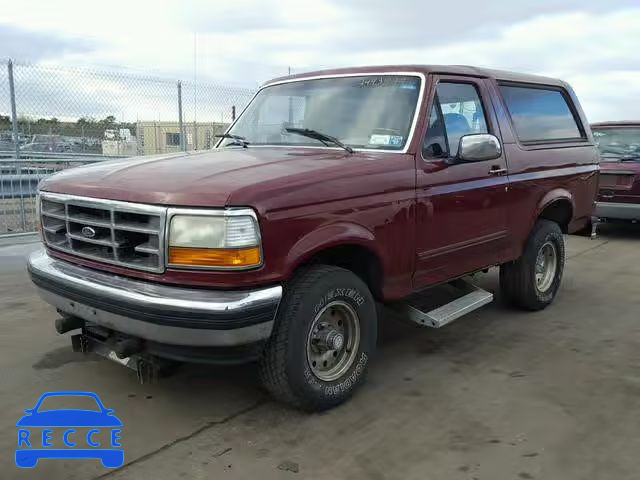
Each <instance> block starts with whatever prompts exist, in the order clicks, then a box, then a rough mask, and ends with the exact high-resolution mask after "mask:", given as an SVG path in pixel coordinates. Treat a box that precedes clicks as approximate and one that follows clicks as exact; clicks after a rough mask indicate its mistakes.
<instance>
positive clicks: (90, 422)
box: [16, 392, 124, 468]
mask: <svg viewBox="0 0 640 480" xmlns="http://www.w3.org/2000/svg"><path fill="white" fill-rule="evenodd" d="M64 396H67V397H91V398H93V399H94V400H95V401H96V403H97V405H98V407H99V411H98V410H80V409H56V410H44V411H40V407H41V405H42V402H43V401H44V400H45V399H46V398H49V397H64ZM24 412H25V413H26V415H25V416H24V417H22V418H21V419H20V420H18V423H16V427H18V448H17V449H16V465H17V466H18V467H20V468H33V467H35V466H36V464H37V463H38V460H39V459H41V458H56V459H73V458H99V459H100V460H101V461H102V465H103V466H105V467H107V468H117V467H121V466H122V465H123V463H124V450H123V449H122V448H118V447H121V445H120V443H119V440H120V438H121V437H120V432H121V430H120V427H122V422H121V421H120V420H119V419H118V417H116V416H115V415H114V410H111V409H107V408H105V407H104V405H103V404H102V402H101V401H100V398H98V396H97V395H96V394H95V393H91V392H48V393H45V394H43V395H42V396H41V397H40V400H38V403H37V404H36V406H35V407H34V408H31V409H27V410H25V411H24ZM57 427H62V428H63V429H64V433H63V436H62V438H63V440H64V445H65V446H66V447H67V448H52V447H53V444H52V443H51V439H52V432H53V430H51V428H57ZM74 427H76V428H86V427H90V428H91V430H89V431H88V433H87V434H86V443H87V444H88V446H89V447H91V448H74V447H75V446H76V445H77V444H81V440H83V438H82V437H81V436H80V434H79V433H78V432H77V431H76V430H75V428H74ZM34 428H37V429H38V431H35V430H32V429H34ZM40 428H43V430H42V435H39V433H40V430H39V429H40ZM101 428H102V429H108V430H110V432H109V433H110V435H109V438H110V440H111V441H110V445H109V446H110V447H111V448H99V447H101V445H100V443H99V442H98V441H97V440H96V438H95V437H96V436H97V435H98V434H99V433H100V431H101V430H100V429H101ZM32 433H33V435H32ZM103 443H104V440H103Z"/></svg>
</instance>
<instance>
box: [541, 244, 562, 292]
mask: <svg viewBox="0 0 640 480" xmlns="http://www.w3.org/2000/svg"><path fill="white" fill-rule="evenodd" d="M557 271H558V250H557V248H556V246H555V245H554V244H553V242H550V241H549V242H546V243H545V244H544V245H542V247H541V248H540V250H539V251H538V256H537V257H536V265H535V279H536V288H537V289H538V291H539V292H540V293H546V292H547V291H549V289H550V288H551V286H552V285H553V282H554V280H555V277H556V272H557Z"/></svg>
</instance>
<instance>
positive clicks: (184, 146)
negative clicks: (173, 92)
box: [178, 80, 187, 152]
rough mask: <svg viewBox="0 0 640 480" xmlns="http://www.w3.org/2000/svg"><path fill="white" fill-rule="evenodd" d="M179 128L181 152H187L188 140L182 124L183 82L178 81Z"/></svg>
mask: <svg viewBox="0 0 640 480" xmlns="http://www.w3.org/2000/svg"><path fill="white" fill-rule="evenodd" d="M178 128H179V129H180V150H182V151H183V152H186V151H187V141H186V140H187V139H186V138H185V134H184V124H183V123H182V82H181V81H179V80H178Z"/></svg>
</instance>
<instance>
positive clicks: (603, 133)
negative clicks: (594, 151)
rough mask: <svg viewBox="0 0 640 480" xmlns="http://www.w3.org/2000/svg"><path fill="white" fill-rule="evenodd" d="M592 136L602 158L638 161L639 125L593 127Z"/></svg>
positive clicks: (639, 159) (639, 152) (639, 156)
mask: <svg viewBox="0 0 640 480" xmlns="http://www.w3.org/2000/svg"><path fill="white" fill-rule="evenodd" d="M593 136H594V138H595V139H596V143H597V144H598V149H599V150H600V156H601V158H602V160H604V161H614V162H615V161H620V160H628V161H636V162H640V127H633V128H629V127H625V128H601V129H593Z"/></svg>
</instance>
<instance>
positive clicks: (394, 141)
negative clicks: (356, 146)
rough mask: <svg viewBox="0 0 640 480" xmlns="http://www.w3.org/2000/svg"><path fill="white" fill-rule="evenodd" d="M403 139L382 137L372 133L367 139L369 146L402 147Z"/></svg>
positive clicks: (397, 136) (388, 136)
mask: <svg viewBox="0 0 640 480" xmlns="http://www.w3.org/2000/svg"><path fill="white" fill-rule="evenodd" d="M402 140H403V137H402V136H401V135H382V134H379V133H374V134H372V135H371V136H370V137H369V145H393V146H398V145H402Z"/></svg>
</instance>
